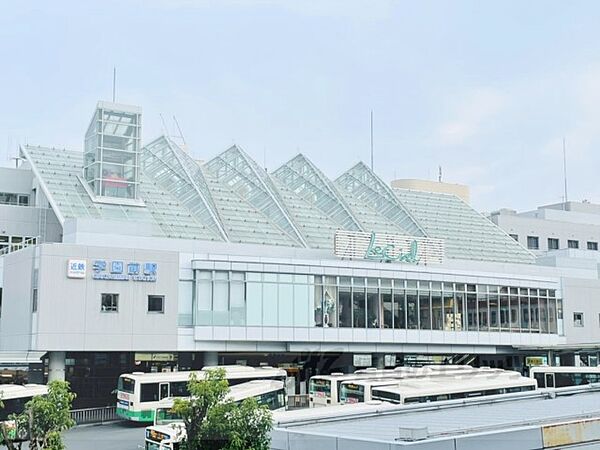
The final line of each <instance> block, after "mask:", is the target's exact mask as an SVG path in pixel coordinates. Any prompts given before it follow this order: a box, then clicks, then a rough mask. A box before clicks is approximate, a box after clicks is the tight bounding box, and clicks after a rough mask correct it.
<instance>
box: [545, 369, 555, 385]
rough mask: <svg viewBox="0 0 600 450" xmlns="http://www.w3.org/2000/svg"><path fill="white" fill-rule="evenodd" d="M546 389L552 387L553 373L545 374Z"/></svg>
mask: <svg viewBox="0 0 600 450" xmlns="http://www.w3.org/2000/svg"><path fill="white" fill-rule="evenodd" d="M546 387H549V388H553V387H554V374H553V373H547V374H546Z"/></svg>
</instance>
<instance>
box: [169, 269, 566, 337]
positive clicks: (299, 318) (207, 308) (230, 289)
mask: <svg viewBox="0 0 600 450" xmlns="http://www.w3.org/2000/svg"><path fill="white" fill-rule="evenodd" d="M186 286H187V289H186ZM190 286H194V287H195V290H193V292H192V293H190ZM555 292H556V291H554V290H546V289H536V288H511V287H506V286H502V287H498V286H486V285H474V284H466V283H446V282H444V283H441V282H435V281H415V280H398V279H395V280H392V279H378V278H362V277H354V278H350V277H335V276H318V277H315V276H312V275H300V274H298V275H296V274H277V273H256V272H248V273H243V272H231V271H210V270H198V271H196V274H195V284H194V283H192V282H191V281H187V282H186V281H184V280H182V281H180V301H179V305H180V310H179V316H180V317H179V323H180V325H182V326H185V325H186V321H185V320H186V319H185V317H186V311H188V312H189V311H190V306H189V305H190V303H189V302H191V301H192V300H191V299H192V298H193V299H194V302H195V305H196V307H195V310H194V314H195V317H194V318H193V322H190V318H189V317H190V316H191V314H189V313H187V317H188V319H187V320H188V322H187V323H188V324H194V325H212V326H267V327H326V328H329V327H338V326H339V327H343V328H372V329H377V328H388V329H393V328H396V329H406V328H408V329H412V330H416V329H422V330H431V329H433V330H445V331H463V330H469V331H477V330H479V331H509V330H512V331H513V332H514V331H517V330H519V329H522V330H523V331H527V332H529V331H533V332H542V333H558V332H560V330H561V328H560V321H559V317H558V316H559V314H560V311H559V307H558V303H559V302H560V299H556V298H555ZM550 295H552V297H550ZM186 302H187V303H186ZM186 305H187V306H186Z"/></svg>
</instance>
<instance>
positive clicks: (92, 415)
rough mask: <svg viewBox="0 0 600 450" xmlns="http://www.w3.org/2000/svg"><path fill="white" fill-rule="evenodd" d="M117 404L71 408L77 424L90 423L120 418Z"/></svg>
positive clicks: (72, 416) (72, 417)
mask: <svg viewBox="0 0 600 450" xmlns="http://www.w3.org/2000/svg"><path fill="white" fill-rule="evenodd" d="M116 410H117V407H116V406H101V407H98V408H84V409H73V410H71V419H73V420H74V421H75V424H77V425H84V424H88V423H104V422H113V421H115V420H120V419H119V417H118V416H117V411H116Z"/></svg>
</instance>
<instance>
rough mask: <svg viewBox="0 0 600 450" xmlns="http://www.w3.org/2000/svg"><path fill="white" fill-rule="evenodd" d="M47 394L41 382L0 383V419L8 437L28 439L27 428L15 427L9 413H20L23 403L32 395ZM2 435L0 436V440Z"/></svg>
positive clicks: (46, 388) (21, 440)
mask: <svg viewBox="0 0 600 450" xmlns="http://www.w3.org/2000/svg"><path fill="white" fill-rule="evenodd" d="M46 394H48V386H46V385H43V384H24V385H20V384H1V385H0V400H1V401H2V403H4V407H3V408H2V409H0V421H1V422H2V423H3V424H4V426H5V427H6V429H7V432H8V437H9V438H11V439H15V440H16V441H19V442H23V441H26V440H27V439H28V430H27V429H17V424H16V423H15V421H14V420H10V419H9V416H10V415H11V414H21V413H22V412H23V410H24V409H25V404H26V403H27V402H28V401H29V400H31V399H32V398H33V397H35V396H38V395H46ZM1 441H2V437H0V442H1Z"/></svg>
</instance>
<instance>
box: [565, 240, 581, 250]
mask: <svg viewBox="0 0 600 450" xmlns="http://www.w3.org/2000/svg"><path fill="white" fill-rule="evenodd" d="M567 246H568V247H569V248H579V241H574V240H571V239H569V241H568V242H567Z"/></svg>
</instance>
